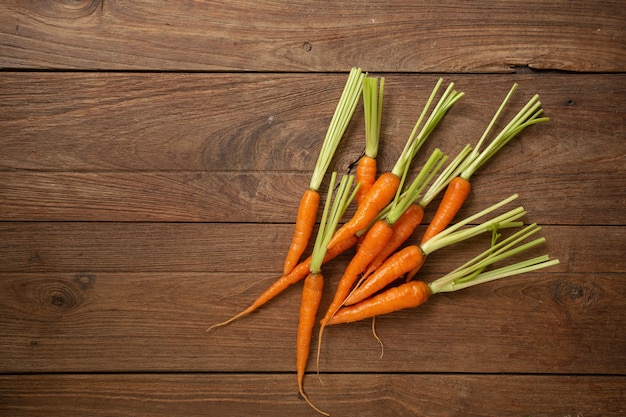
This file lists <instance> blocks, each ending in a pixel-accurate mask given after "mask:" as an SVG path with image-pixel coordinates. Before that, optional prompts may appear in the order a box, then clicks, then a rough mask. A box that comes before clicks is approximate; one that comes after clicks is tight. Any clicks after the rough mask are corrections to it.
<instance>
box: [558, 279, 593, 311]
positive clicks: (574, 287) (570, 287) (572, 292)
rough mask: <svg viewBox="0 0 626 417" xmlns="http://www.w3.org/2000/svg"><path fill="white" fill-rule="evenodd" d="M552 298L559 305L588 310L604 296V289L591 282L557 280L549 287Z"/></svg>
mask: <svg viewBox="0 0 626 417" xmlns="http://www.w3.org/2000/svg"><path fill="white" fill-rule="evenodd" d="M550 292H551V295H552V298H553V299H554V300H555V301H556V302H557V303H559V304H562V305H571V306H578V307H582V308H588V307H589V306H591V305H593V304H595V303H597V302H598V301H599V300H600V299H601V298H602V297H603V296H604V289H603V288H602V287H600V286H598V285H597V284H595V283H593V282H574V281H569V280H565V279H560V280H557V281H556V282H555V283H553V284H552V287H551V291H550Z"/></svg>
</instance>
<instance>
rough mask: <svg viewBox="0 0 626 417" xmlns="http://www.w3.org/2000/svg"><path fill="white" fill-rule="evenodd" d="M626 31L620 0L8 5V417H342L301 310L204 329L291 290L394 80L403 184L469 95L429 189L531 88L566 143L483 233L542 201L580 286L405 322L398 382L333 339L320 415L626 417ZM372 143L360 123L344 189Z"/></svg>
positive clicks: (328, 396)
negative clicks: (380, 85)
mask: <svg viewBox="0 0 626 417" xmlns="http://www.w3.org/2000/svg"><path fill="white" fill-rule="evenodd" d="M624 22H626V10H625V8H624V7H623V5H622V3H621V2H619V1H592V2H584V1H543V2H534V1H531V2H524V3H523V4H521V3H520V2H513V1H502V0H500V1H489V2H480V3H471V4H470V3H469V2H461V1H450V2H436V1H433V2H410V1H392V2H375V1H365V2H359V3H348V2H314V1H311V2H306V1H302V2H289V3H287V2H274V1H258V2H241V1H229V2H208V1H180V2H166V1H135V2H130V1H113V0H110V1H109V0H104V1H102V0H100V1H97V0H93V1H74V2H61V1H58V2H36V1H2V2H0V68H2V70H0V237H1V239H0V352H2V353H1V354H0V415H2V416H5V415H6V416H38V415H46V416H50V415H54V416H57V415H58V416H61V415H63V416H83V415H95V416H99V415H102V416H105V415H106V416H111V415H116V416H137V415H146V416H159V415H163V416H200V415H202V416H207V415H211V416H213V415H215V416H230V415H233V416H242V415H259V416H276V415H289V416H314V415H317V413H316V412H315V411H313V410H312V409H310V408H309V407H308V406H307V405H306V403H305V402H304V401H303V400H302V399H301V398H299V396H298V394H297V388H296V380H295V371H294V367H295V358H294V357H295V352H294V349H295V329H296V326H297V320H298V317H297V314H298V309H299V298H300V289H301V286H299V285H294V286H293V287H291V288H289V289H288V290H287V291H286V292H285V293H284V294H282V295H281V296H280V297H278V298H276V299H275V300H273V301H271V302H270V303H269V304H268V305H267V306H265V307H264V308H262V309H261V310H259V311H258V312H256V313H254V314H252V315H251V316H249V317H247V318H245V319H242V320H240V321H238V322H235V323H233V324H232V325H230V326H228V327H225V328H222V329H219V331H215V332H210V333H206V332H205V330H206V328H207V327H208V326H209V325H211V324H213V323H215V322H217V321H221V320H223V319H226V318H227V317H229V316H231V315H232V314H234V313H236V312H238V311H239V310H241V309H242V308H243V307H245V306H247V304H248V303H250V302H251V301H252V300H253V299H254V298H255V297H256V296H257V295H258V294H259V293H260V292H261V291H263V290H264V289H265V288H266V287H267V286H268V285H269V284H270V283H271V282H273V281H274V280H275V279H276V278H277V277H278V276H279V275H280V271H282V260H283V256H284V253H285V251H286V248H287V245H288V241H289V239H290V235H291V231H292V228H293V220H294V218H295V214H296V208H297V202H298V200H299V197H300V195H301V193H302V191H303V190H304V189H305V187H306V186H307V185H308V182H309V179H310V175H311V173H312V170H313V166H314V164H315V160H316V158H317V155H318V153H319V149H320V146H321V143H322V140H323V137H324V134H325V132H326V129H327V127H328V123H329V121H330V118H331V116H332V112H333V110H334V107H335V105H336V103H337V100H338V97H339V94H340V92H341V88H342V87H343V84H344V82H345V79H346V75H347V72H348V70H349V69H350V67H351V66H360V67H362V68H363V69H364V70H366V71H369V72H370V73H372V75H376V76H384V77H385V78H386V89H385V92H386V95H385V104H384V106H385V107H384V115H383V122H382V142H381V148H380V157H379V167H380V169H381V170H385V169H389V168H391V166H392V165H393V163H394V161H395V159H396V158H397V156H398V155H399V153H400V151H401V150H402V147H403V145H404V141H405V140H406V138H407V137H408V135H409V133H410V131H411V129H412V127H413V125H414V123H415V121H416V119H417V117H418V115H419V112H420V110H421V107H422V106H423V104H424V102H425V100H426V98H427V96H428V94H429V93H430V90H431V88H432V87H433V85H434V83H435V82H436V80H437V79H438V78H439V77H443V78H444V80H445V82H446V83H447V82H454V83H455V84H456V87H457V89H458V90H459V91H463V92H464V93H465V94H466V95H465V97H464V98H463V99H462V100H461V101H460V102H459V103H458V104H457V105H455V106H454V107H453V109H452V110H451V111H450V112H449V114H448V115H447V116H446V118H445V119H444V120H443V122H442V124H441V125H440V126H439V128H438V129H437V130H436V131H435V132H434V133H433V135H432V137H431V138H430V139H429V141H428V142H427V144H426V145H425V147H424V151H423V152H422V153H420V155H418V159H417V164H416V165H418V164H419V163H420V162H421V161H423V160H424V159H425V157H426V155H427V154H428V151H429V150H432V149H433V148H435V147H440V148H441V149H442V150H443V151H444V152H447V153H452V154H454V153H455V152H456V151H458V150H459V149H460V148H461V147H462V146H464V145H465V144H467V143H471V144H474V143H475V142H476V141H477V140H478V138H479V137H480V136H481V134H482V132H483V130H484V129H485V127H486V125H487V123H488V122H489V120H490V118H491V116H492V114H493V112H494V111H495V110H496V109H497V107H498V106H499V104H500V101H501V100H502V98H503V97H504V95H505V94H506V92H507V91H508V89H509V88H510V87H511V85H512V84H513V83H518V84H519V88H518V91H517V92H516V94H515V96H514V97H513V99H512V101H511V103H510V106H509V107H508V108H507V111H506V112H505V115H504V117H507V118H508V117H511V116H512V115H513V114H514V113H515V111H516V109H518V108H519V107H520V106H521V105H522V104H523V103H524V102H525V101H526V100H527V99H529V98H530V97H531V96H532V95H533V94H535V93H538V94H539V95H540V97H541V101H542V104H543V108H544V109H545V115H546V116H548V117H550V122H549V123H543V124H540V125H537V126H532V127H530V128H528V129H527V130H526V131H525V132H523V133H522V135H520V137H519V138H517V139H515V140H514V141H513V142H511V143H510V144H509V145H507V147H506V148H504V149H503V150H502V151H501V153H500V154H499V155H497V156H496V157H495V158H494V159H493V160H492V161H490V162H489V163H488V164H487V165H486V166H485V167H484V168H483V169H481V170H480V171H479V172H478V173H477V174H476V175H475V176H474V177H473V184H474V188H473V193H472V194H471V196H470V198H469V200H468V202H467V205H466V206H465V207H464V209H463V211H462V213H461V214H460V215H459V217H461V216H463V215H469V214H471V213H473V212H475V211H477V210H479V209H481V208H484V207H486V206H488V205H490V204H491V203H494V202H496V201H498V200H499V199H501V198H504V197H506V196H508V195H510V194H512V193H518V194H519V195H520V198H519V201H520V204H522V205H524V207H525V208H526V209H527V210H528V211H529V213H528V215H527V221H528V222H537V223H539V224H541V225H542V226H543V229H542V231H541V234H542V236H545V237H546V239H547V242H546V244H545V245H544V246H543V247H541V248H539V249H538V250H537V251H536V253H544V252H547V253H549V254H550V255H551V256H552V257H554V258H558V259H559V260H560V261H561V263H560V264H559V265H558V266H555V267H553V268H549V269H546V270H543V271H538V272H535V273H531V274H528V275H523V276H519V277H511V278H507V279H505V280H501V281H498V282H494V283H489V284H485V285H482V286H478V287H475V288H471V289H467V290H463V291H460V292H458V293H452V294H446V295H436V296H435V297H433V298H432V300H430V301H429V302H428V303H427V304H426V305H424V306H422V307H420V308H419V309H415V310H411V311H403V312H399V313H395V314H391V315H388V316H386V317H381V318H380V319H379V320H378V321H377V329H378V333H379V335H380V337H381V338H382V340H383V342H384V356H383V357H382V358H381V357H380V353H381V352H380V346H379V345H378V343H377V342H376V341H375V340H374V339H373V337H372V335H371V332H370V324H369V323H365V322H363V323H355V324H352V325H344V326H338V327H336V328H331V329H329V330H328V332H327V336H326V338H325V342H324V344H323V347H322V348H323V350H322V352H321V361H320V370H321V379H322V382H320V381H319V380H318V378H317V377H316V375H315V365H314V363H312V362H311V363H310V365H309V371H311V373H310V374H309V375H307V378H306V388H307V391H308V393H309V395H310V396H311V398H312V399H313V401H314V402H315V403H316V404H317V405H319V406H320V407H321V408H322V409H324V410H326V411H329V412H330V413H331V415H337V416H387V415H389V416H414V415H415V416H524V417H525V416H532V417H537V416H584V417H589V416H623V415H626V330H624V322H625V321H626V260H625V258H624V254H625V253H626V227H625V226H626V214H625V213H626V102H625V100H624V97H626V29H625V27H626V25H624ZM363 129H364V127H363V115H362V107H361V106H359V107H358V109H357V112H356V114H355V116H354V118H353V120H352V122H351V124H350V126H349V128H348V131H347V132H346V135H345V138H344V140H343V141H342V144H341V145H340V147H339V150H338V154H337V156H336V158H335V159H334V160H333V162H332V164H331V169H333V170H337V171H339V172H349V171H350V169H351V167H352V166H353V164H354V162H355V161H357V160H358V158H359V156H360V155H361V153H362V152H363V146H364V141H363V131H364V130H363ZM435 204H436V202H435V203H433V205H435ZM351 210H352V209H351ZM433 211H434V207H429V208H428V209H427V211H426V218H425V222H424V223H427V222H428V220H429V219H430V217H431V216H432V213H433ZM423 228H424V226H422V227H420V229H419V231H423ZM418 237H419V233H418V234H416V236H415V237H414V238H412V242H415V243H417V242H418ZM486 243H487V240H486V238H483V237H480V238H477V239H475V240H472V241H469V242H465V243H463V244H460V245H458V246H453V247H450V248H446V249H444V250H441V251H440V252H437V253H435V254H433V255H432V256H431V257H430V258H429V261H428V262H427V264H426V265H425V267H424V270H423V279H425V280H432V279H436V278H437V277H439V276H441V275H443V274H445V273H446V272H448V271H449V270H450V269H451V268H452V267H454V266H456V265H458V264H460V263H461V262H462V261H463V260H465V259H467V257H468V254H472V253H476V252H477V251H480V250H482V248H483V247H484V245H485V244H486ZM349 256H350V254H349V253H348V254H344V255H342V256H340V257H339V258H337V259H336V260H335V261H333V262H331V263H330V264H328V266H327V268H326V269H325V271H326V275H327V277H328V282H329V284H328V286H327V291H326V292H325V294H324V298H323V303H324V305H327V304H328V303H329V302H330V297H331V296H332V290H333V288H334V285H336V281H337V279H338V277H339V276H340V275H341V272H342V270H343V268H344V267H345V265H346V263H347V262H348V260H349ZM313 354H315V349H313Z"/></svg>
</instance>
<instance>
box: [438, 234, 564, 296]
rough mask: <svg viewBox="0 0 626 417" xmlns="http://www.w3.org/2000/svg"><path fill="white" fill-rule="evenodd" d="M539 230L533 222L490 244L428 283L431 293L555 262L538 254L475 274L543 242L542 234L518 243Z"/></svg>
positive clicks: (550, 264)
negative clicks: (531, 257)
mask: <svg viewBox="0 0 626 417" xmlns="http://www.w3.org/2000/svg"><path fill="white" fill-rule="evenodd" d="M539 230H541V227H539V226H537V224H536V223H533V224H530V225H528V226H526V227H524V228H523V229H521V230H519V231H517V232H516V233H514V234H513V235H511V236H509V237H508V238H506V239H504V240H503V241H501V242H499V243H497V244H495V245H493V246H492V247H490V248H489V249H488V250H486V251H484V252H482V253H481V254H479V255H478V256H476V257H474V258H473V259H471V260H469V261H468V262H466V263H465V264H463V265H462V266H460V267H458V268H456V269H455V270H453V271H451V272H450V273H448V274H446V275H445V276H443V277H441V278H439V279H437V280H435V281H433V282H431V283H430V284H429V286H430V289H431V291H432V293H433V294H435V293H438V292H451V291H457V290H460V289H463V288H468V287H471V286H473V285H478V284H481V283H483V282H488V281H493V280H496V279H499V278H504V277H508V276H512V275H516V274H519V273H525V272H530V271H534V270H537V269H541V268H545V267H548V266H552V265H556V264H558V263H559V261H558V260H550V259H549V258H548V257H547V256H541V257H537V258H533V260H527V261H523V262H518V263H516V264H513V265H509V266H507V267H502V268H498V269H495V270H492V271H488V272H481V273H480V274H478V275H476V274H475V272H476V271H479V270H482V269H484V268H486V267H487V266H489V265H492V264H494V263H496V262H500V261H503V260H505V259H507V258H509V257H511V256H514V255H517V254H519V253H521V252H524V251H526V250H528V249H531V248H533V247H535V246H537V245H540V244H542V243H544V242H545V238H543V237H542V238H537V239H534V240H532V241H530V242H527V243H524V244H521V245H520V243H521V242H523V241H524V240H525V239H527V238H528V237H530V236H531V235H533V234H535V233H537V232H538V231H539Z"/></svg>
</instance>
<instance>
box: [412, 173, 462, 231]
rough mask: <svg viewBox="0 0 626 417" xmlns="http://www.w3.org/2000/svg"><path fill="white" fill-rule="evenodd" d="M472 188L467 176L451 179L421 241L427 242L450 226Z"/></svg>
mask: <svg viewBox="0 0 626 417" xmlns="http://www.w3.org/2000/svg"><path fill="white" fill-rule="evenodd" d="M471 189H472V185H471V184H470V182H469V181H468V180H466V179H465V178H462V177H455V178H454V179H453V180H452V181H450V184H448V188H447V189H446V192H445V194H444V195H443V198H442V199H441V202H440V203H439V207H437V211H436V212H435V215H434V216H433V219H432V221H431V222H430V224H429V225H428V228H427V229H426V232H424V235H423V236H422V241H421V243H425V242H426V241H428V240H430V239H431V238H432V237H433V236H435V235H436V234H438V233H440V232H441V231H443V229H445V228H446V227H448V225H449V224H450V222H452V219H454V216H456V214H457V213H458V212H459V210H460V209H461V207H462V206H463V203H464V202H465V200H466V199H467V196H468V195H469V193H470V191H471Z"/></svg>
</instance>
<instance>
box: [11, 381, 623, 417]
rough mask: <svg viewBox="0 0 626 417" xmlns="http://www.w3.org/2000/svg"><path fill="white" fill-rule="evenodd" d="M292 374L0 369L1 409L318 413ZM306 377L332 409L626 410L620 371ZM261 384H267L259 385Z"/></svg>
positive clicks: (410, 412) (540, 415)
mask: <svg viewBox="0 0 626 417" xmlns="http://www.w3.org/2000/svg"><path fill="white" fill-rule="evenodd" d="M294 378H295V376H293V375H284V374H275V375H257V374H239V375H222V374H178V375H153V374H148V375H33V376H15V377H12V376H10V377H6V376H4V377H3V376H0V404H1V405H0V410H3V411H4V412H6V413H7V414H10V415H12V416H15V417H21V416H29V417H35V416H47V415H49V414H48V413H50V412H53V410H58V411H59V412H63V413H64V415H65V416H68V417H71V416H84V415H92V416H109V415H111V414H115V415H117V416H121V417H123V416H136V415H151V416H171V415H185V416H190V417H192V416H223V415H232V414H233V413H237V414H238V415H255V416H275V415H290V416H316V415H318V414H316V412H315V411H313V410H311V409H310V408H308V406H307V405H306V404H305V403H304V401H303V400H302V399H300V398H298V396H297V395H296V391H294V389H293V379H294ZM307 382H308V388H309V392H310V396H311V398H312V399H313V401H315V402H316V403H317V404H318V405H319V406H320V407H322V408H323V409H324V410H326V411H328V412H331V413H332V415H342V416H372V417H373V416H387V415H394V416H420V417H421V416H424V417H425V416H433V415H446V416H451V417H452V416H459V417H460V416H463V417H488V416H494V415H519V416H537V417H548V416H555V415H558V416H586V417H587V416H588V417H593V416H597V417H613V416H621V415H623V413H624V392H625V390H626V381H624V378H623V377H610V376H608V377H605V376H572V377H559V376H540V375H538V376H533V375H506V376H495V375H436V374H435V375H410V374H408V375H376V374H357V375H345V374H332V375H324V384H323V385H322V384H319V382H318V381H317V380H316V378H315V376H311V377H310V378H309V379H308V380H307ZM258 386H263V387H264V389H263V390H261V391H259V390H257V387H258ZM416 392H418V393H419V395H415V394H414V393H416ZM486 392H489V395H485V393H486ZM172 393H176V394H172ZM511 393H515V394H514V398H512V394H511ZM554 398H558V401H554Z"/></svg>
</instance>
